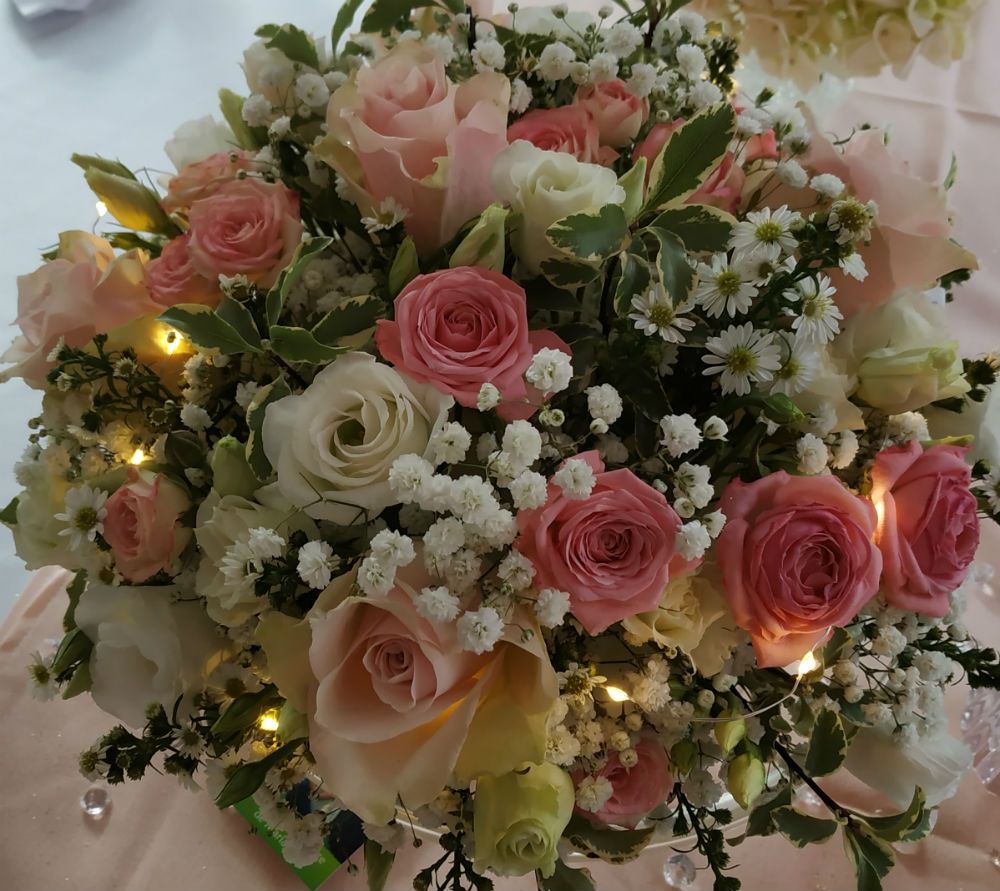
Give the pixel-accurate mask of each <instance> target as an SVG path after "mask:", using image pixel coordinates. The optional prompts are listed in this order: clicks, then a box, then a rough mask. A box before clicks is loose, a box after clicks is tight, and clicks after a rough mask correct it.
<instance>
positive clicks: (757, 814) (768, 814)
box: [746, 786, 792, 836]
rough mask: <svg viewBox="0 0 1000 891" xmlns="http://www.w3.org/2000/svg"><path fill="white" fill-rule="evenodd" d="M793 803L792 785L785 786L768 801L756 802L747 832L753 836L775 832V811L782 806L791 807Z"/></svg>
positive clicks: (748, 822) (748, 821)
mask: <svg viewBox="0 0 1000 891" xmlns="http://www.w3.org/2000/svg"><path fill="white" fill-rule="evenodd" d="M758 801H760V799H758ZM791 803H792V788H791V786H784V787H782V788H781V789H780V790H778V792H777V794H775V795H773V796H772V797H771V798H769V799H768V800H767V801H764V802H761V803H760V804H755V805H754V808H753V810H752V811H750V818H749V819H748V820H747V831H746V834H747V835H748V836H753V835H771V834H772V833H774V831H775V826H774V821H773V819H772V817H773V815H774V812H775V811H776V810H779V809H780V808H784V807H789V806H790V805H791Z"/></svg>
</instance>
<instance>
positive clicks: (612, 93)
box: [576, 77, 649, 148]
mask: <svg viewBox="0 0 1000 891" xmlns="http://www.w3.org/2000/svg"><path fill="white" fill-rule="evenodd" d="M576 104H577V105H580V106H582V107H583V108H585V109H586V110H587V113H588V114H589V115H590V117H591V118H592V119H593V121H594V123H595V124H597V132H598V134H599V136H600V139H601V145H609V146H611V147H612V148H621V147H622V146H625V145H628V144H629V143H630V142H631V141H632V140H633V139H635V138H636V136H638V135H639V130H640V128H641V127H642V125H643V124H645V123H646V118H648V117H649V102H647V101H646V100H645V99H640V98H639V97H638V96H636V95H635V93H631V92H629V90H628V88H627V87H626V86H625V81H623V80H622V79H621V78H618V77H616V78H615V79H614V80H606V81H602V82H601V83H599V84H594V85H593V86H590V87H585V88H584V89H582V90H580V92H579V93H577V94H576Z"/></svg>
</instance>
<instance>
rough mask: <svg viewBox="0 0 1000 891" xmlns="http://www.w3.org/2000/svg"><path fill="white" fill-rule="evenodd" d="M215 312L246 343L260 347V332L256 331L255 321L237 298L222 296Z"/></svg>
mask: <svg viewBox="0 0 1000 891" xmlns="http://www.w3.org/2000/svg"><path fill="white" fill-rule="evenodd" d="M215 314H216V315H217V316H218V317H219V318H220V319H222V321H224V322H226V323H228V324H229V325H231V326H232V328H233V330H235V331H236V333H237V334H239V336H240V337H242V338H243V340H245V341H246V342H247V343H248V344H250V345H251V346H253V347H256V348H259V347H260V333H259V332H258V331H257V323H256V322H254V320H253V316H252V315H251V314H250V310H249V309H247V308H246V306H245V305H244V304H243V303H240V302H239V301H238V300H233V298H232V297H223V298H222V300H221V301H220V303H219V305H218V306H217V307H216V309H215Z"/></svg>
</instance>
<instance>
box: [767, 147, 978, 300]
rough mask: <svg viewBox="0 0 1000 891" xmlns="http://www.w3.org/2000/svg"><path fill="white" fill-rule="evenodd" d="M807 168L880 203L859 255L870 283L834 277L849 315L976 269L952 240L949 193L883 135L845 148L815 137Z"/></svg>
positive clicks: (805, 162)
mask: <svg viewBox="0 0 1000 891" xmlns="http://www.w3.org/2000/svg"><path fill="white" fill-rule="evenodd" d="M802 163H803V165H805V166H806V167H808V168H809V170H810V172H812V173H832V174H834V175H836V176H838V177H840V179H841V180H843V182H844V184H845V185H846V186H847V190H848V191H849V192H850V193H851V194H853V195H854V196H856V197H857V198H858V199H859V200H861V201H874V202H875V203H876V205H878V225H877V226H876V227H875V228H873V229H872V239H871V243H870V244H868V245H867V246H863V247H861V248H860V250H859V253H860V254H861V256H862V258H863V259H864V261H865V265H866V266H867V268H868V277H867V278H866V279H865V280H864V281H863V282H859V281H857V280H856V279H853V278H851V277H850V276H846V275H844V274H843V273H841V272H840V271H839V270H834V271H833V272H831V274H830V275H831V278H832V280H833V283H834V284H835V285H836V286H837V305H838V306H839V307H840V309H841V310H842V311H843V313H844V315H845V316H846V315H853V314H854V313H855V312H857V310H859V309H860V308H861V307H864V306H879V305H881V304H883V303H885V302H886V301H887V300H888V299H889V298H890V297H891V296H892V295H893V294H895V293H896V292H897V291H900V290H903V289H904V288H921V289H922V288H926V287H927V286H929V285H930V284H931V283H932V282H934V281H935V280H936V279H938V278H940V277H941V276H942V275H945V274H946V273H949V272H952V271H954V270H956V269H963V268H969V269H976V268H978V264H977V263H976V258H975V256H973V255H972V254H971V253H970V252H969V251H967V250H966V249H965V248H963V247H962V246H961V245H959V244H956V243H955V242H954V241H952V240H951V229H952V221H951V213H950V211H949V210H948V204H947V197H946V193H945V190H944V189H943V188H941V187H940V186H938V185H934V184H933V183H929V182H926V181H925V180H923V179H920V177H918V176H915V175H913V174H912V173H910V172H909V169H908V166H907V164H906V163H905V162H904V161H901V160H900V159H899V158H897V157H895V156H894V155H893V154H892V153H891V152H890V151H889V149H888V147H887V146H886V144H885V134H884V133H883V132H882V131H881V130H874V129H873V130H862V131H861V132H859V133H857V134H856V135H855V136H854V138H853V139H851V141H850V142H848V143H847V145H846V147H844V148H843V150H840V149H838V148H837V147H836V146H834V145H833V143H831V142H830V140H829V139H827V137H826V136H824V135H823V134H822V133H820V132H818V131H815V132H814V133H813V135H812V142H811V143H810V148H809V153H808V154H807V155H806V156H805V158H803V159H802ZM779 197H781V196H780V195H776V196H775V198H772V199H770V201H771V202H773V201H774V200H775V199H776V198H779ZM786 197H787V196H786ZM793 200H794V198H793ZM797 203H798V204H799V205H800V206H801V204H802V201H801V200H799V201H798V202H797ZM775 206H777V205H775ZM790 206H792V205H790Z"/></svg>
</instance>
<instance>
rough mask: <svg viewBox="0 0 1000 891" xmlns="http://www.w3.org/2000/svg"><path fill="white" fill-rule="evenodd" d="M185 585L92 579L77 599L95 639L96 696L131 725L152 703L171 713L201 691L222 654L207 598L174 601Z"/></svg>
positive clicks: (80, 618) (80, 621) (83, 624)
mask: <svg viewBox="0 0 1000 891" xmlns="http://www.w3.org/2000/svg"><path fill="white" fill-rule="evenodd" d="M179 590H180V589H179V588H178V587H177V586H176V585H166V586H159V587H141V588H131V587H128V586H126V585H119V586H117V587H112V586H110V585H101V584H97V583H95V582H91V583H90V584H89V585H87V589H86V590H85V591H84V592H83V594H82V595H81V596H80V602H79V603H78V604H77V607H76V614H75V615H76V623H77V625H78V626H79V627H80V629H81V630H82V631H83V633H84V634H86V635H87V637H88V638H90V640H91V641H93V643H94V649H93V651H92V652H91V655H90V676H91V678H92V679H93V685H92V687H91V689H90V695H91V696H92V697H93V698H94V702H95V703H97V705H98V706H99V707H100V708H101V709H103V710H104V711H106V712H108V714H111V715H114V716H115V717H116V718H120V719H121V720H122V721H124V722H125V723H126V724H128V725H129V726H131V727H141V726H142V725H143V724H145V723H146V708H147V707H148V706H149V705H150V704H151V703H159V704H160V705H162V706H163V707H164V708H165V709H167V710H168V712H169V710H170V709H172V708H173V707H174V703H175V702H176V701H177V698H178V697H179V696H181V695H182V694H185V695H190V694H192V693H197V692H198V691H199V690H201V689H202V687H203V686H204V682H205V678H206V677H207V676H208V675H209V674H210V673H211V672H212V671H213V670H214V668H215V667H216V666H217V665H218V664H219V662H220V661H221V660H222V658H223V656H224V649H225V643H226V641H225V638H223V637H221V636H220V635H219V634H217V633H216V629H215V626H214V625H213V624H212V622H211V620H210V619H209V618H208V616H207V615H205V611H204V609H202V606H201V604H200V603H198V602H196V601H194V600H186V601H182V602H174V601H172V600H171V598H172V597H173V596H174V595H176V594H177V593H178V592H179Z"/></svg>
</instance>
